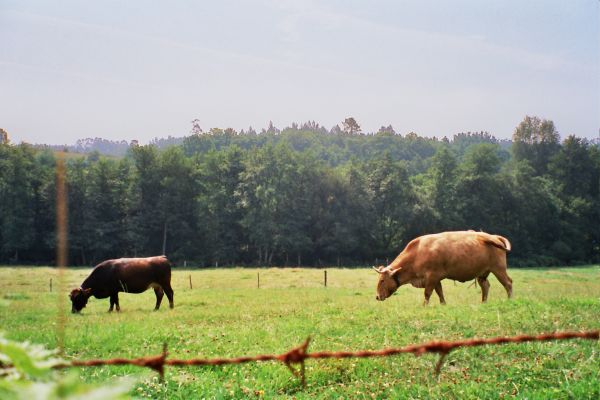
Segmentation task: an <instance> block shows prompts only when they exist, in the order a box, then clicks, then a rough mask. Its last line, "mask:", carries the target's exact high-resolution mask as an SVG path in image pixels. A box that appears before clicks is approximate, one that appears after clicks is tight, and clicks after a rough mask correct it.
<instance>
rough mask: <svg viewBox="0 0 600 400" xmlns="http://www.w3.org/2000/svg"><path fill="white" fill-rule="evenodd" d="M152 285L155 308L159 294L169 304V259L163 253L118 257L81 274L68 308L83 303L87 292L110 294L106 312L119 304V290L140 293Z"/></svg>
mask: <svg viewBox="0 0 600 400" xmlns="http://www.w3.org/2000/svg"><path fill="white" fill-rule="evenodd" d="M149 288H153V289H154V294H155V295H156V306H155V308H154V309H155V310H158V309H159V308H160V302H161V301H162V298H163V295H164V294H166V295H167V298H168V299H169V306H170V307H171V308H173V289H171V263H170V262H169V260H167V257H165V256H158V257H147V258H119V259H117V260H107V261H104V262H102V263H100V264H98V265H97V266H96V267H95V268H94V270H93V271H92V273H91V274H90V275H89V276H88V277H87V278H85V280H84V281H83V283H82V284H81V287H79V288H77V289H73V290H72V291H71V294H70V295H69V297H70V298H71V302H72V308H71V311H72V312H74V313H77V312H79V311H81V310H82V309H83V308H84V307H85V306H86V304H87V302H88V299H89V298H90V297H91V296H94V297H96V298H97V299H104V298H106V297H110V308H109V310H108V311H109V312H111V311H112V310H113V307H114V306H117V311H121V307H120V306H119V292H125V293H142V292H145V291H146V290H147V289H149Z"/></svg>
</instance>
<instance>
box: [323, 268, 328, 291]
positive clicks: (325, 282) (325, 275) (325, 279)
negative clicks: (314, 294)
mask: <svg viewBox="0 0 600 400" xmlns="http://www.w3.org/2000/svg"><path fill="white" fill-rule="evenodd" d="M323 272H324V274H323V283H324V284H325V287H327V270H325V271H323Z"/></svg>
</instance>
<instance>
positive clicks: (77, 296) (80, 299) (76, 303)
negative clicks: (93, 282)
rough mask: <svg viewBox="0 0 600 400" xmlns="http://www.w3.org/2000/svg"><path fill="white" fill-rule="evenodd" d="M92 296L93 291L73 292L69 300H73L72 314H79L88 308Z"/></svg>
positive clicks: (78, 289) (76, 290)
mask: <svg viewBox="0 0 600 400" xmlns="http://www.w3.org/2000/svg"><path fill="white" fill-rule="evenodd" d="M91 295H92V289H81V288H77V289H73V290H71V294H69V298H70V299H71V312H72V313H78V312H79V311H81V310H82V309H83V308H84V307H85V306H86V304H87V302H88V299H89V298H90V296H91Z"/></svg>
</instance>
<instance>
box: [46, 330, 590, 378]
mask: <svg viewBox="0 0 600 400" xmlns="http://www.w3.org/2000/svg"><path fill="white" fill-rule="evenodd" d="M599 337H600V330H595V331H586V332H554V333H544V334H540V335H536V336H531V335H518V336H510V337H495V338H489V339H464V340H458V341H452V342H451V341H433V342H428V343H424V344H412V345H408V346H404V347H396V348H386V349H381V350H360V351H318V352H313V353H309V352H308V345H309V343H310V337H309V338H307V339H306V340H305V341H304V343H302V344H301V345H300V346H298V347H294V348H292V349H291V350H289V351H287V352H285V353H282V354H264V355H257V356H249V357H235V358H192V359H188V360H182V359H176V358H167V356H168V352H167V345H166V344H165V345H164V346H163V351H162V353H161V354H158V355H155V356H147V357H140V358H133V359H127V358H111V359H94V360H72V361H70V362H65V363H60V364H56V365H54V367H53V368H58V369H62V368H71V367H97V366H106V365H134V366H138V367H144V368H150V369H152V370H154V371H156V372H158V374H159V375H160V377H161V380H162V379H163V378H164V372H165V366H167V365H168V366H174V367H192V366H196V367H198V366H217V365H226V364H243V363H252V362H264V361H277V362H281V363H283V364H284V365H285V366H286V367H287V368H288V369H289V370H290V372H291V373H292V374H293V375H294V376H295V377H297V378H299V379H300V381H301V382H302V385H305V383H306V379H305V367H304V364H305V361H306V360H308V359H325V358H368V357H389V356H394V355H397V354H401V353H412V354H414V355H415V356H420V355H421V354H424V353H435V354H439V355H440V358H439V360H438V362H437V364H436V366H435V373H436V375H438V374H439V373H440V371H441V368H442V366H443V363H444V360H445V358H446V356H447V355H448V354H449V353H450V352H451V351H452V350H455V349H457V348H461V347H475V346H485V345H501V344H507V343H525V342H547V341H552V340H567V339H588V340H598V339H599Z"/></svg>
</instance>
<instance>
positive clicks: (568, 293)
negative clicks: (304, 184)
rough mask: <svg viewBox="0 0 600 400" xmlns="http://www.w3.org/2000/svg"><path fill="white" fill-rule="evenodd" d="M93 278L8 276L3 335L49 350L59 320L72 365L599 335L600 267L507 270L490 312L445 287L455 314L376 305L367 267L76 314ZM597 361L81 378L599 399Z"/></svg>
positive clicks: (8, 270) (227, 390) (253, 273)
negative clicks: (73, 302) (164, 355)
mask: <svg viewBox="0 0 600 400" xmlns="http://www.w3.org/2000/svg"><path fill="white" fill-rule="evenodd" d="M89 272H90V270H89V269H68V270H67V271H66V272H65V275H64V279H63V280H62V282H61V279H60V278H59V275H58V271H57V270H56V269H54V268H47V267H35V268H33V267H0V282H1V285H0V303H1V304H0V330H1V331H3V332H4V333H5V335H6V336H7V337H8V338H10V339H15V340H28V341H31V342H35V343H41V344H44V345H45V346H47V347H50V348H53V347H55V346H56V345H57V339H56V332H57V326H58V324H59V320H60V319H59V316H60V315H61V314H62V315H64V316H65V318H64V320H65V327H64V329H65V338H64V343H65V358H67V359H71V358H78V359H88V358H109V357H127V358H131V357H139V356H143V355H151V354H158V353H160V351H161V350H162V346H163V343H167V344H168V349H169V355H170V356H171V357H177V358H192V357H237V356H243V355H256V354H266V353H282V352H285V351H287V350H289V349H290V348H292V347H294V346H297V345H298V344H300V343H302V342H303V341H304V339H306V338H307V337H308V336H311V337H312V341H311V344H310V347H309V351H311V350H312V351H319V350H332V351H334V350H361V349H381V348H385V347H398V346H404V345H408V344H416V343H422V342H428V341H431V340H438V339H445V340H456V339H462V338H472V337H480V338H489V337H494V336H502V335H516V334H523V333H526V334H537V333H542V332H553V331H567V330H576V331H578V330H592V329H599V328H600V266H590V267H580V268H552V269H511V270H509V274H510V275H511V277H512V278H513V280H514V283H513V286H514V298H513V299H512V300H507V298H506V293H505V291H504V289H503V288H502V286H501V285H500V284H499V282H498V281H496V280H495V278H494V277H490V282H491V285H492V287H491V290H490V297H489V302H488V303H487V304H481V303H480V293H479V288H478V287H474V286H471V283H469V282H467V283H456V284H455V283H453V282H452V281H444V282H443V285H444V291H445V295H446V301H447V302H448V304H447V305H446V306H441V305H440V304H439V301H438V299H437V296H436V295H435V294H433V296H432V301H431V304H430V305H429V306H427V307H423V306H422V305H421V304H422V301H423V290H422V289H415V288H413V287H410V286H405V287H402V288H400V290H399V291H398V292H397V294H396V295H394V296H392V297H391V298H390V299H388V300H386V301H384V302H377V301H376V300H375V283H376V280H377V274H376V273H375V272H373V271H372V270H368V269H344V268H334V269H327V272H328V286H327V288H325V287H323V270H319V269H301V268H287V269H279V268H263V269H237V268H235V269H233V268H228V269H208V270H197V269H174V273H173V289H174V290H175V309H173V310H170V309H169V308H168V302H167V301H166V298H165V299H164V300H163V305H162V307H161V309H160V310H159V311H158V312H154V311H152V309H153V307H154V293H153V292H152V291H147V292H146V293H143V294H141V295H132V294H120V304H121V309H122V310H121V312H120V313H116V312H115V313H112V314H109V313H107V310H108V307H109V302H108V299H103V300H98V299H94V298H92V299H90V302H89V303H88V307H87V308H85V309H84V310H83V312H82V314H81V315H72V314H71V313H70V302H69V300H68V298H67V294H68V289H70V288H72V287H76V286H79V284H80V283H81V282H82V281H83V279H84V278H85V276H87V274H88V273H89ZM257 273H260V288H257ZM190 276H191V280H192V285H193V289H190V285H189V278H190ZM50 279H52V286H53V288H52V289H53V290H52V292H50V287H49V284H50ZM59 307H61V310H62V311H61V312H59ZM599 351H600V346H599V343H598V342H597V341H590V340H570V341H560V342H552V343H529V344H514V345H503V346H488V347H477V348H469V349H458V350H456V351H454V352H452V353H450V354H449V356H448V357H447V358H446V361H445V363H444V366H443V368H442V371H441V374H440V375H439V377H436V376H435V375H434V367H435V364H436V362H437V360H438V356H437V355H433V354H425V355H422V356H421V357H414V356H413V355H409V354H405V355H399V356H394V357H387V358H371V359H345V360H333V359H331V360H308V361H307V364H306V387H305V388H303V387H302V386H301V384H300V382H299V381H298V380H297V379H296V378H295V377H293V376H292V375H291V374H290V372H289V371H288V370H287V368H286V367H285V366H284V365H282V364H278V363H273V362H265V363H255V364H245V365H235V366H221V367H191V368H167V370H166V374H165V382H164V383H160V382H159V381H158V378H157V375H156V374H155V373H153V372H151V371H146V370H141V369H140V368H136V367H129V366H125V367H95V368H79V369H76V373H78V374H79V375H80V377H81V379H82V380H84V381H87V382H102V383H107V382H108V383H110V382H114V381H115V380H116V379H118V378H119V377H123V376H133V379H135V380H136V382H138V383H137V384H136V385H135V386H134V389H132V392H131V394H132V395H133V396H137V397H141V398H143V397H146V398H169V399H191V398H194V399H201V398H236V399H237V398H255V397H257V398H260V397H263V398H277V397H282V398H288V397H289V398H297V399H302V398H307V399H308V398H310V399H312V398H331V399H338V398H381V399H388V398H419V399H421V398H432V399H441V398H444V399H447V398H451V399H452V398H454V399H470V398H472V399H479V398H490V399H497V398H504V397H516V398H528V399H549V398H552V399H557V398H572V399H586V398H590V399H598V398H600V357H599ZM64 373H67V372H64Z"/></svg>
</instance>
